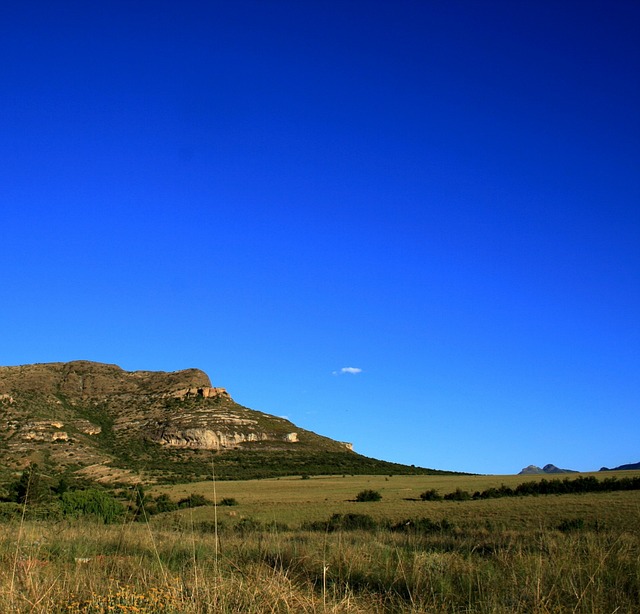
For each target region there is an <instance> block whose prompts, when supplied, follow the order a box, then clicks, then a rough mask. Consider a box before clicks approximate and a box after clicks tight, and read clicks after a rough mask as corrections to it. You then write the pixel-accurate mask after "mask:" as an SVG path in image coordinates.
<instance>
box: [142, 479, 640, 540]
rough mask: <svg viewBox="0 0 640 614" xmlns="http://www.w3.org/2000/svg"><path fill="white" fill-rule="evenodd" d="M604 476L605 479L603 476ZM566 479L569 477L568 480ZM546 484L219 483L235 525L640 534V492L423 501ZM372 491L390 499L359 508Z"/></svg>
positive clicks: (208, 486)
mask: <svg viewBox="0 0 640 614" xmlns="http://www.w3.org/2000/svg"><path fill="white" fill-rule="evenodd" d="M584 475H598V477H599V479H602V476H603V474H584ZM605 475H606V476H607V477H610V476H617V477H625V476H630V475H637V474H636V473H631V472H617V473H614V472H612V473H607V474H605ZM560 477H563V476H560ZM539 479H540V476H392V477H388V476H387V477H385V476H346V477H340V476H327V477H320V478H312V479H308V480H301V479H300V478H282V479H273V480H249V481H233V482H217V483H216V484H215V489H216V495H217V499H218V500H222V499H223V498H225V497H229V498H234V499H236V501H237V502H238V504H239V505H238V506H235V507H232V508H224V507H219V508H218V510H217V513H218V518H219V519H221V520H222V521H223V522H225V523H230V524H235V523H236V522H238V520H240V519H242V518H243V517H250V518H255V519H256V520H259V521H262V522H279V523H285V524H288V525H293V526H298V525H300V524H302V523H303V522H305V521H315V520H324V519H326V518H328V517H329V516H331V515H332V514H334V513H339V514H346V513H360V514H368V515H370V516H372V517H373V518H375V519H378V520H381V519H389V520H392V521H400V520H403V519H405V518H414V517H416V516H428V517H431V518H435V519H439V518H448V519H449V520H452V521H454V522H457V523H462V524H464V523H467V522H469V523H471V524H478V522H485V521H486V522H494V523H497V525H498V526H504V527H513V528H522V527H534V528H539V527H555V526H556V525H557V524H558V522H560V521H561V520H562V519H564V518H567V517H571V516H579V517H582V518H584V520H585V521H586V522H591V523H595V522H599V523H600V524H604V525H607V524H610V525H612V526H617V527H619V528H621V529H625V530H637V529H640V491H636V492H633V491H631V492H611V493H592V494H591V493H589V494H580V495H562V496H544V497H543V496H540V497H513V498H504V499H493V500H478V501H465V502H457V501H436V502H425V501H421V500H420V493H422V492H424V491H425V490H428V489H431V488H435V489H437V490H438V491H439V492H440V494H446V493H449V492H452V491H454V490H455V489H456V488H461V489H463V490H468V491H469V492H471V493H473V492H475V491H482V490H485V489H487V488H490V487H499V486H500V485H501V484H505V485H506V486H510V487H515V486H517V485H518V484H520V483H522V482H525V481H537V480H539ZM367 488H371V489H373V490H377V491H379V492H380V493H381V494H382V500H381V501H378V502H371V503H356V502H355V496H356V494H357V493H358V492H360V491H361V490H363V489H367ZM153 492H155V493H156V494H159V493H167V494H169V495H170V496H171V497H172V498H174V499H180V498H182V497H186V496H187V495H188V494H189V493H197V494H201V495H204V496H206V497H207V498H209V499H211V500H213V499H215V498H216V497H214V485H213V484H212V482H197V483H194V484H183V485H178V486H161V487H156V488H154V489H153ZM187 513H188V514H189V516H193V518H194V519H195V520H198V521H200V520H202V521H207V520H213V513H214V512H213V509H212V508H208V507H204V508H197V509H195V510H193V511H189V512H186V511H185V512H182V514H183V515H186V514H187Z"/></svg>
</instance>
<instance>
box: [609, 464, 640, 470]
mask: <svg viewBox="0 0 640 614" xmlns="http://www.w3.org/2000/svg"><path fill="white" fill-rule="evenodd" d="M635 469H640V463H628V464H626V465H620V466H618V467H614V468H613V469H609V468H608V467H602V469H600V471H632V470H635Z"/></svg>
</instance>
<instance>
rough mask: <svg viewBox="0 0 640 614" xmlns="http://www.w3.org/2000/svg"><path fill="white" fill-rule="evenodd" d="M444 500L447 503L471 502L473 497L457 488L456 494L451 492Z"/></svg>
mask: <svg viewBox="0 0 640 614" xmlns="http://www.w3.org/2000/svg"><path fill="white" fill-rule="evenodd" d="M444 498H445V500H447V501H469V500H470V499H471V495H470V494H469V492H468V491H466V490H462V489H461V488H456V489H455V491H454V492H450V493H449V494H447V495H445V496H444Z"/></svg>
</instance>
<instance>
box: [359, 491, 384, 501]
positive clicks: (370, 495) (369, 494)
mask: <svg viewBox="0 0 640 614" xmlns="http://www.w3.org/2000/svg"><path fill="white" fill-rule="evenodd" d="M380 499H382V495H381V494H380V493H379V492H378V491H377V490H371V489H370V488H368V489H365V490H361V491H360V492H359V493H358V494H357V495H356V501H357V502H358V503H363V502H365V501H380Z"/></svg>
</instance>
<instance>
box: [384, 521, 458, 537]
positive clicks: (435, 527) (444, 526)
mask: <svg viewBox="0 0 640 614" xmlns="http://www.w3.org/2000/svg"><path fill="white" fill-rule="evenodd" d="M452 529H453V523H451V522H449V521H448V520H447V519H446V518H443V519H442V520H440V521H435V520H431V519H430V518H414V519H411V518H409V519H407V520H403V521H401V522H398V523H395V524H392V525H390V526H389V530H391V531H394V532H398V533H423V534H431V533H442V532H443V531H451V530H452Z"/></svg>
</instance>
